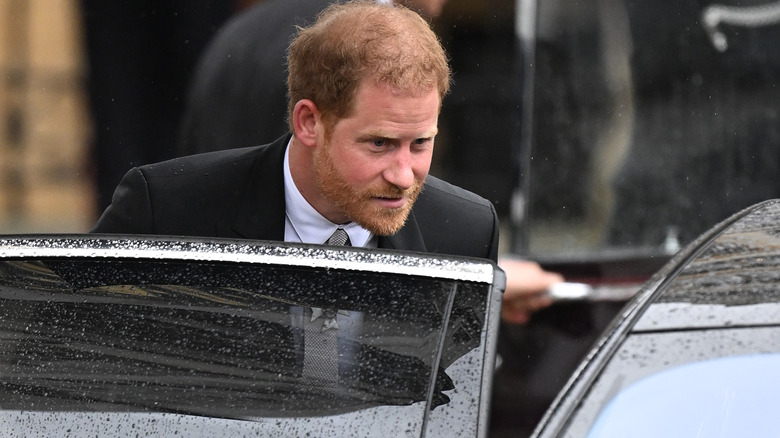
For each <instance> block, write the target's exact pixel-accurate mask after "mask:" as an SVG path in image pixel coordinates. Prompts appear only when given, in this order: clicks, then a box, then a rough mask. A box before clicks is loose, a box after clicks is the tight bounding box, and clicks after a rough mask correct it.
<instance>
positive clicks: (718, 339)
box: [560, 327, 780, 438]
mask: <svg viewBox="0 0 780 438" xmlns="http://www.w3.org/2000/svg"><path fill="white" fill-rule="evenodd" d="M778 336H780V328H778V327H741V328H740V327H735V328H727V329H709V330H707V329H700V330H693V331H675V332H657V333H652V332H651V333H648V332H645V333H640V334H633V335H631V336H629V337H628V338H627V339H626V341H625V342H624V343H623V344H622V345H621V346H620V347H619V349H618V350H617V351H616V352H615V354H614V355H613V356H612V358H611V360H610V361H609V362H608V363H607V364H606V366H605V368H604V369H603V372H602V373H601V375H600V376H599V377H598V379H597V380H596V381H595V382H593V384H592V385H591V387H590V389H589V390H588V392H587V394H586V395H585V398H584V400H583V401H582V402H581V403H579V404H578V406H577V408H576V409H575V411H574V413H573V415H572V416H571V419H570V421H569V423H568V424H567V425H566V427H565V431H564V433H562V434H561V435H560V436H565V437H572V438H573V437H582V436H588V434H589V433H591V434H593V435H592V436H594V437H595V436H644V435H635V434H632V433H629V434H623V435H609V433H611V431H613V430H615V429H613V428H614V427H618V426H619V424H618V423H617V422H616V420H615V414H618V413H619V414H620V415H621V416H625V415H628V414H626V411H632V412H633V414H631V415H636V416H642V417H644V418H645V420H643V421H648V422H650V423H653V422H661V423H664V422H666V423H667V424H671V423H672V422H674V421H675V417H674V416H672V417H670V418H667V417H666V416H665V412H666V411H665V410H667V409H669V410H671V409H672V408H673V407H674V406H678V409H677V410H678V413H679V415H680V416H684V417H686V416H689V415H693V412H700V414H701V415H702V416H703V417H701V418H704V416H706V415H710V414H711V413H712V412H714V411H713V410H715V411H716V410H717V409H721V408H722V409H726V408H730V409H731V410H732V412H733V413H735V415H736V412H737V409H740V410H741V409H742V406H747V404H748V403H752V402H751V401H748V400H747V395H748V394H750V395H751V397H752V396H753V395H756V396H757V399H759V400H760V399H761V397H762V394H764V392H763V391H764V389H766V390H768V391H770V392H774V395H772V396H775V395H776V394H778V392H777V389H780V388H777V387H776V385H775V384H774V383H772V382H773V381H774V380H776V379H774V378H773V377H771V374H766V373H767V370H776V366H777V364H778V360H780V358H778V355H777V354H775V352H776V351H777V350H778V349H779V348H780V341H778V340H777V339H780V338H778ZM772 367H775V368H772ZM743 374H752V375H753V377H755V378H756V379H758V380H752V379H750V378H748V377H747V376H744V375H743ZM713 375H717V376H718V377H717V378H711V377H712V376H713ZM761 376H764V378H762V377H761ZM682 380H685V383H682ZM762 380H763V381H764V383H761V384H759V382H760V381H762ZM756 385H757V386H756ZM759 387H760V388H759ZM773 388H774V389H773ZM757 390H760V391H757ZM751 391H754V392H755V394H753V393H751ZM716 393H717V394H718V395H717V397H718V398H719V399H718V401H716V400H715V399H714V398H713V397H714V395H713V394H716ZM697 394H698V395H697ZM638 395H641V397H638ZM688 396H689V397H688ZM686 397H688V398H686ZM697 397H704V398H707V399H709V400H708V401H706V402H697V401H696V400H697ZM640 400H641V402H640ZM776 402H777V400H775V401H774V402H772V403H769V404H767V405H766V408H769V409H771V407H772V406H775V405H776ZM680 403H683V405H686V404H687V405H688V408H686V409H685V410H682V409H680V408H679V406H681V405H680ZM653 409H657V410H660V411H658V412H656V413H654V411H653ZM699 409H701V411H699ZM757 412H759V413H760V412H761V411H757ZM772 416H774V415H772ZM701 418H700V419H701ZM661 419H663V421H661ZM721 420H724V421H725V420H726V412H725V411H724V412H721V413H720V414H719V416H715V417H713V418H712V419H711V421H713V422H714V423H713V424H712V425H706V426H705V425H703V423H702V427H707V428H709V427H715V425H716V423H717V422H718V421H721ZM743 420H750V419H749V418H747V419H744V418H743V416H742V414H740V415H736V416H734V417H732V418H731V419H730V420H729V421H730V423H729V426H728V427H731V426H730V425H731V424H736V423H737V422H739V421H743ZM680 421H684V419H681V420H680ZM635 425H637V427H639V423H635ZM723 425H724V427H725V425H726V423H723ZM764 425H766V423H765V422H763V421H762V422H760V423H758V424H757V425H756V427H764ZM648 427H650V428H651V429H650V430H658V429H652V427H665V425H663V424H659V425H656V426H648ZM636 433H637V434H639V433H644V432H640V431H637V432H636ZM648 436H676V435H673V434H666V433H661V434H656V435H652V434H651V435H648ZM687 436H696V435H687ZM702 436H720V435H718V434H715V435H712V434H710V435H702ZM723 436H743V434H741V433H738V434H736V435H735V434H728V433H727V434H724V435H723ZM744 436H761V434H758V435H752V434H745V435H744Z"/></svg>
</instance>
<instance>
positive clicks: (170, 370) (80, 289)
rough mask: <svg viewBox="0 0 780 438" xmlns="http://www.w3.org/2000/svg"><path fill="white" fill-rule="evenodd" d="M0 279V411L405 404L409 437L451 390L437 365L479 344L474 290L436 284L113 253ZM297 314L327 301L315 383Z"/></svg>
mask: <svg viewBox="0 0 780 438" xmlns="http://www.w3.org/2000/svg"><path fill="white" fill-rule="evenodd" d="M0 279H2V282H3V283H2V284H0V337H1V340H2V349H1V350H0V380H1V381H2V388H0V406H2V407H3V409H4V410H19V411H38V412H58V411H90V412H129V413H133V412H149V413H152V412H156V413H176V414H187V415H195V416H208V417H220V418H226V419H250V420H251V419H255V420H258V421H259V420H260V419H262V418H269V417H270V418H282V417H306V416H314V417H316V416H323V415H335V414H340V413H347V412H354V411H357V410H361V409H367V408H376V407H380V406H407V407H408V408H407V410H406V411H403V412H402V418H404V419H405V420H404V424H405V427H410V428H411V429H412V430H414V429H417V430H418V431H419V430H420V429H421V428H422V422H423V419H424V417H425V411H426V406H430V407H431V408H436V407H437V406H442V405H446V404H447V403H449V402H450V397H449V396H448V393H450V394H451V393H452V391H453V389H455V387H456V383H455V382H453V380H452V378H451V377H450V376H449V375H448V374H447V373H446V372H444V371H443V370H444V368H446V367H448V366H449V365H450V364H451V363H452V362H454V361H456V360H457V359H458V358H459V357H462V356H464V355H466V354H467V353H468V352H469V351H471V350H473V349H474V348H475V347H478V346H479V345H480V344H481V343H482V338H481V337H482V328H483V322H484V312H485V308H484V307H485V303H484V296H485V294H479V293H475V291H470V290H469V289H470V288H471V287H472V286H473V285H469V284H467V283H465V284H459V283H458V282H456V281H450V280H438V279H428V278H418V277H413V276H408V275H407V276H404V275H388V274H384V275H380V274H372V273H349V272H346V271H339V270H326V269H302V268H296V267H279V266H257V265H251V266H245V265H239V264H217V263H204V264H193V263H189V264H184V263H173V262H156V263H150V262H136V261H121V260H117V261H105V260H104V261H64V260H45V261H15V262H3V263H2V264H0ZM312 308H320V309H337V312H336V313H337V314H338V316H336V317H335V318H336V320H337V322H338V327H334V328H331V329H330V330H328V331H329V332H332V333H334V334H335V337H336V338H337V342H338V351H337V353H338V359H337V361H338V365H337V371H336V372H337V376H335V377H334V380H333V381H332V382H331V383H328V384H322V383H317V382H316V381H313V380H312V379H311V377H309V376H306V375H305V372H304V362H305V356H306V347H305V345H306V339H305V336H304V327H302V324H305V323H307V322H308V321H310V320H311V319H312V318H311V309H312ZM342 315H348V316H349V317H350V318H352V319H351V320H350V318H346V319H341V318H340V317H341V316H342ZM445 321H448V323H447V325H445ZM445 327H446V328H447V332H446V334H445V331H444V330H445ZM442 347H443V350H442ZM442 351H444V353H442ZM478 383H479V382H478V381H477V384H478ZM429 397H431V400H430V404H428V399H429ZM395 415H396V416H397V415H398V413H395ZM380 418H381V417H380Z"/></svg>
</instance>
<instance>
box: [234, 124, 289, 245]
mask: <svg viewBox="0 0 780 438" xmlns="http://www.w3.org/2000/svg"><path fill="white" fill-rule="evenodd" d="M289 141H290V136H289V135H286V136H284V137H282V138H280V139H278V140H276V141H275V142H273V143H271V144H269V145H268V146H264V147H261V148H259V149H258V154H257V156H256V157H255V161H254V163H253V164H252V170H251V171H250V178H249V182H248V184H247V186H246V188H245V193H244V196H243V202H242V203H241V206H240V207H239V209H238V214H237V216H236V217H235V219H234V220H233V221H232V223H231V225H230V227H231V229H232V231H233V232H234V233H237V234H238V235H239V236H240V237H242V238H245V239H259V240H277V241H282V240H284V217H285V202H284V169H283V165H284V151H285V150H286V147H287V143H288V142H289ZM231 234H232V233H231Z"/></svg>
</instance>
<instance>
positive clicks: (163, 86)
mask: <svg viewBox="0 0 780 438" xmlns="http://www.w3.org/2000/svg"><path fill="white" fill-rule="evenodd" d="M81 8H82V13H83V17H84V26H85V37H86V41H85V42H86V52H87V61H88V69H89V71H88V91H89V99H90V105H91V112H92V117H93V120H94V126H95V132H94V137H93V140H94V144H93V148H92V152H93V155H92V165H93V166H94V172H95V177H96V187H97V211H102V210H103V209H104V208H105V207H106V206H108V204H109V203H110V201H111V195H112V193H113V191H114V188H116V185H117V184H118V183H119V180H120V179H121V178H122V176H123V175H124V174H125V172H127V171H128V170H130V168H132V167H133V166H138V165H141V164H146V163H152V162H157V161H160V160H163V159H166V158H170V157H173V156H174V155H175V151H174V149H175V148H174V145H175V144H176V133H177V129H178V126H179V123H180V119H181V114H182V111H183V105H184V98H183V96H184V93H185V89H186V86H187V84H188V83H189V77H190V74H191V71H192V69H193V67H194V65H195V63H196V61H197V59H198V57H199V56H200V53H201V51H202V49H203V47H204V46H205V45H206V43H207V42H208V41H209V40H210V39H211V37H212V36H213V34H214V33H215V32H216V30H217V29H218V28H219V26H220V25H221V24H222V23H223V22H224V21H225V20H227V18H228V17H229V16H230V15H231V14H232V13H233V12H234V10H235V9H234V2H233V1H225V0H188V1H184V0H122V1H116V0H113V1H105V0H81Z"/></svg>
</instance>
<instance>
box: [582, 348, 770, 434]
mask: <svg viewBox="0 0 780 438" xmlns="http://www.w3.org/2000/svg"><path fill="white" fill-rule="evenodd" d="M779 366H780V355H778V354H776V353H775V354H766V355H753V356H738V357H725V358H720V359H714V360H710V361H705V362H696V363H691V364H687V365H683V366H680V367H675V368H671V369H668V370H665V371H662V372H660V373H658V374H654V375H652V376H650V377H647V378H645V379H642V380H640V381H639V382H636V383H634V384H632V385H631V386H629V387H628V388H625V389H624V390H622V391H620V393H618V394H617V395H616V396H615V398H613V399H612V400H611V401H610V402H609V404H608V405H607V406H606V408H605V409H604V410H603V411H602V412H601V414H600V415H599V417H598V419H597V420H596V423H595V424H594V425H593V428H592V429H591V431H590V433H588V435H587V436H588V437H589V438H606V437H627V436H631V437H635V438H642V437H648V438H650V437H659V436H663V437H691V436H754V437H755V436H772V435H774V434H776V433H777V430H778V428H780V418H778V417H777V415H774V408H775V407H776V406H777V403H778V399H779V398H780V383H778V381H777V379H776V378H775V374H776V373H777V369H778V367H779Z"/></svg>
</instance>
